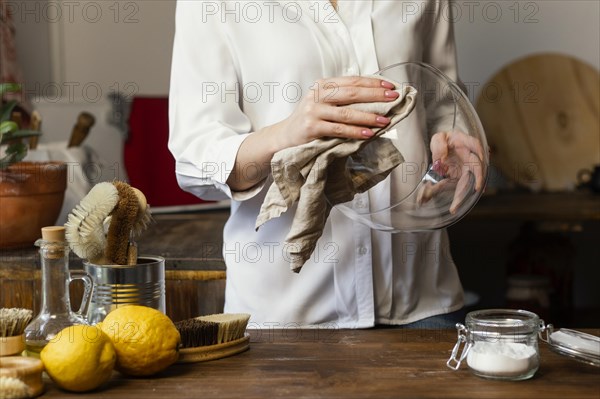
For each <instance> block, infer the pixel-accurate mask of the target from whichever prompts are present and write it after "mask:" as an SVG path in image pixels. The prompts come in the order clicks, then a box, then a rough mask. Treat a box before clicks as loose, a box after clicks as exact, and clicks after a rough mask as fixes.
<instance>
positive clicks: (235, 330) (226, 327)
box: [196, 313, 250, 344]
mask: <svg viewBox="0 0 600 399" xmlns="http://www.w3.org/2000/svg"><path fill="white" fill-rule="evenodd" d="M196 320H201V321H211V322H214V323H217V324H218V325H219V333H218V338H217V343H218V344H222V343H224V342H230V341H235V340H236V339H240V338H242V337H243V336H244V332H245V331H246V327H247V326H248V320H250V315H249V314H247V313H220V314H211V315H208V316H200V317H196Z"/></svg>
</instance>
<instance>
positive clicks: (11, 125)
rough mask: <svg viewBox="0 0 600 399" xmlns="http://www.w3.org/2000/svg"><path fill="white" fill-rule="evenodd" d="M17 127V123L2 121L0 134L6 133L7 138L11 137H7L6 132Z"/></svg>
mask: <svg viewBox="0 0 600 399" xmlns="http://www.w3.org/2000/svg"><path fill="white" fill-rule="evenodd" d="M18 128H19V126H17V124H16V123H14V122H11V121H6V122H2V123H0V134H1V135H2V136H4V135H5V134H6V136H7V139H10V138H11V137H8V134H7V133H10V132H14V131H15V130H17V129H18ZM11 136H12V135H11Z"/></svg>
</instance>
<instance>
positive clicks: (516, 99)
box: [476, 54, 600, 191]
mask: <svg viewBox="0 0 600 399" xmlns="http://www.w3.org/2000/svg"><path fill="white" fill-rule="evenodd" d="M599 96H600V75H599V73H598V71H597V70H596V69H595V68H593V67H591V66H590V65H588V64H585V63H583V62H581V61H578V60H576V59H574V58H572V57H569V56H565V55H560V54H539V55H533V56H530V57H527V58H524V59H521V60H518V61H516V62H514V63H512V64H510V65H508V66H506V67H504V68H503V69H502V70H500V71H499V72H498V73H497V74H496V75H495V76H493V77H492V78H491V79H490V81H489V82H488V83H486V84H485V85H484V86H483V87H482V90H481V93H480V95H479V97H478V99H477V103H476V109H477V112H478V114H479V117H480V118H481V122H482V124H483V127H484V129H485V132H486V135H487V138H488V141H489V144H490V148H491V151H492V157H491V163H492V165H493V166H495V167H496V168H498V169H499V170H500V172H501V173H502V174H503V175H504V176H505V177H506V178H508V179H509V180H512V181H515V182H516V183H518V184H519V185H522V186H525V187H529V188H531V189H532V190H536V191H537V190H547V191H562V190H572V189H573V188H574V187H575V186H576V185H577V173H578V172H579V171H580V170H582V169H591V168H592V167H593V165H596V164H600V124H599V115H600V99H599Z"/></svg>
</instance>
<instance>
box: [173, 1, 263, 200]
mask: <svg viewBox="0 0 600 399" xmlns="http://www.w3.org/2000/svg"><path fill="white" fill-rule="evenodd" d="M205 4H206V2H205V1H178V2H177V11H176V25H175V26H176V32H175V39H174V45H173V59H172V65H171V84H170V91H169V125H170V126H169V150H170V151H171V153H172V154H173V156H174V158H175V164H176V166H175V172H176V175H177V181H178V182H179V185H180V186H181V188H182V189H184V190H186V191H189V192H190V193H192V194H194V195H196V196H197V197H200V198H202V199H205V200H221V199H226V198H227V197H229V198H233V199H234V200H238V201H242V200H245V199H248V198H251V197H252V196H254V195H256V194H257V193H258V192H259V191H260V190H261V188H262V186H263V185H264V182H263V183H261V184H258V185H256V186H254V187H252V188H251V189H249V190H247V191H244V192H232V191H231V189H230V187H229V186H228V185H227V183H226V182H227V178H228V177H229V175H230V174H231V172H232V170H233V167H234V164H235V159H236V156H237V152H238V149H239V147H240V145H241V144H242V142H243V141H244V139H245V138H246V137H247V136H248V134H250V131H251V128H252V125H251V122H250V120H249V119H248V118H247V116H246V115H245V114H244V113H243V112H242V110H241V108H240V105H239V102H238V99H239V98H240V96H239V84H238V79H237V74H236V68H235V63H234V57H233V56H232V53H231V51H230V48H229V46H228V43H227V39H226V35H225V33H224V27H223V26H222V24H221V23H220V21H219V18H217V17H215V16H210V15H207V13H205V12H203V11H204V8H205V7H204V5H205ZM236 93H237V94H236Z"/></svg>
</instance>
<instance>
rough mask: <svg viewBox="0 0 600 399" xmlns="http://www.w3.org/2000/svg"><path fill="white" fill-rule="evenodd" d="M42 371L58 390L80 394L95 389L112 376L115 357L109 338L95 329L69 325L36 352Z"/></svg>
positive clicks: (93, 327)
mask: <svg viewBox="0 0 600 399" xmlns="http://www.w3.org/2000/svg"><path fill="white" fill-rule="evenodd" d="M40 359H42V362H43V363H44V367H45V368H46V372H47V373H48V375H49V376H50V378H52V380H53V381H54V382H55V383H56V385H58V386H59V387H61V388H63V389H66V390H68V391H75V392H84V391H90V390H92V389H94V388H97V387H99V386H100V385H102V384H103V383H105V382H106V381H108V379H109V378H110V376H111V374H112V370H113V367H114V365H115V361H116V359H117V355H116V353H115V348H114V346H113V344H112V342H111V341H110V339H109V337H108V336H107V335H106V334H104V333H103V332H102V330H101V329H99V328H97V327H95V326H86V325H77V326H70V327H67V328H65V329H63V330H62V331H61V332H60V333H58V334H57V335H56V336H55V337H54V338H53V339H52V340H51V341H50V342H49V343H48V344H47V345H46V346H45V347H44V349H42V351H41V352H40Z"/></svg>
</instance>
